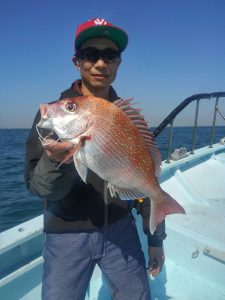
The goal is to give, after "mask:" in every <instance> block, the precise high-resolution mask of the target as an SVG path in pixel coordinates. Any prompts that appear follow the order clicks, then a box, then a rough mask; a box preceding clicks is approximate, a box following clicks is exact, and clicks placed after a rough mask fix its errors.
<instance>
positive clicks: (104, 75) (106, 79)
mask: <svg viewBox="0 0 225 300" xmlns="http://www.w3.org/2000/svg"><path fill="white" fill-rule="evenodd" d="M93 48H94V49H93ZM86 49H87V51H88V50H89V51H92V50H94V52H97V53H98V50H105V49H107V50H105V51H106V52H105V53H106V54H107V53H109V54H110V53H113V52H115V51H117V52H119V49H118V47H117V45H116V44H114V43H113V42H112V41H110V40H108V39H104V38H93V39H90V40H88V41H86V42H85V43H83V44H82V47H81V50H82V51H84V53H85V51H86ZM95 49H97V51H96V50H95ZM110 49H111V52H110ZM89 54H90V53H89ZM120 62H121V58H120V57H115V58H114V59H112V60H108V61H107V59H105V60H104V57H103V58H102V57H101V56H100V57H99V58H98V59H97V60H96V61H95V60H93V59H92V60H89V59H87V57H86V56H85V54H84V57H83V58H81V59H78V60H77V64H76V65H77V67H78V68H79V69H80V75H81V78H82V80H83V81H84V82H85V83H88V84H89V85H91V86H92V87H93V88H96V89H101V88H106V87H109V86H110V84H111V83H112V82H113V81H114V80H115V77H116V73H117V69H118V67H119V64H120Z"/></svg>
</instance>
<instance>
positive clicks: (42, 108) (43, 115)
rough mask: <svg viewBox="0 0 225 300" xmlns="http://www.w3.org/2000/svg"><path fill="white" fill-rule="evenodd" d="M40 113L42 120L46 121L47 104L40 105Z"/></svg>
mask: <svg viewBox="0 0 225 300" xmlns="http://www.w3.org/2000/svg"><path fill="white" fill-rule="evenodd" d="M40 113H41V119H42V120H47V119H48V113H47V104H40Z"/></svg>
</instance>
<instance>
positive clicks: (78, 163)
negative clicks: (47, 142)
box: [73, 156, 88, 183]
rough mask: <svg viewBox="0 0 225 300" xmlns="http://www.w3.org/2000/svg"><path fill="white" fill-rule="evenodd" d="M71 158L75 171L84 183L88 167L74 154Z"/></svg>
mask: <svg viewBox="0 0 225 300" xmlns="http://www.w3.org/2000/svg"><path fill="white" fill-rule="evenodd" d="M73 159H74V164H75V167H76V170H77V173H78V174H79V175H80V177H81V179H82V180H83V181H84V182H85V183H86V179H87V173H88V168H87V167H86V166H85V165H84V164H83V163H82V162H81V161H80V160H78V159H77V158H76V157H75V156H74V157H73Z"/></svg>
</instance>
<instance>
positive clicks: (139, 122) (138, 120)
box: [113, 98, 161, 177]
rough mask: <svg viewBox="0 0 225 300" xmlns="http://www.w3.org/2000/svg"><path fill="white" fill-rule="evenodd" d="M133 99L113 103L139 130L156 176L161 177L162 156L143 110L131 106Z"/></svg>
mask: <svg viewBox="0 0 225 300" xmlns="http://www.w3.org/2000/svg"><path fill="white" fill-rule="evenodd" d="M132 100H133V98H130V99H125V100H124V99H119V100H116V101H114V102H113V103H114V104H115V105H116V106H117V107H118V108H120V109H121V110H122V111H123V112H124V113H125V114H126V115H127V116H128V117H129V119H130V120H131V121H132V122H133V123H134V125H135V126H136V127H137V129H138V130H139V132H140V134H141V135H142V137H143V139H144V141H145V143H146V145H147V146H148V149H149V152H150V154H151V157H152V159H153V162H154V168H155V176H156V177H159V173H160V169H161V156H160V152H159V150H158V149H157V147H156V143H155V142H154V139H153V136H152V133H151V132H150V131H149V130H148V124H147V122H146V120H145V119H144V116H143V115H142V114H141V109H139V108H133V107H132V106H131V101H132Z"/></svg>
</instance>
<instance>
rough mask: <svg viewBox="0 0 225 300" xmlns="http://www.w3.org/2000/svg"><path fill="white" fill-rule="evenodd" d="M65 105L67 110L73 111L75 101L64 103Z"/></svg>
mask: <svg viewBox="0 0 225 300" xmlns="http://www.w3.org/2000/svg"><path fill="white" fill-rule="evenodd" d="M65 107H66V109H67V110H68V111H69V112H74V111H75V110H76V107H77V106H76V104H75V103H71V102H68V103H66V105H65Z"/></svg>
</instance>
